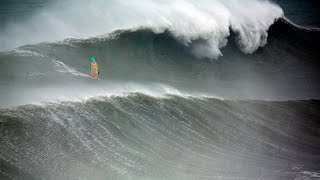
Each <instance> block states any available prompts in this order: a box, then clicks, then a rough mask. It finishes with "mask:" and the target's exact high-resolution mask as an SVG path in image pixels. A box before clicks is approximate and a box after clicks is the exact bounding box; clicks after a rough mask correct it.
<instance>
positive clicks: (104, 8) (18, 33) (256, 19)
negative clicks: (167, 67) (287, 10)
mask: <svg viewBox="0 0 320 180" xmlns="http://www.w3.org/2000/svg"><path fill="white" fill-rule="evenodd" d="M75 17H76V18H75ZM280 17H283V11H282V9H281V8H280V7H279V6H278V5H276V4H273V3H271V2H269V1H261V0H245V1H241V2H240V1H237V0H214V1H208V0H202V1H197V2H192V1H191V0H175V1H169V0H162V1H151V0H150V1H143V2H141V1H138V0H133V1H122V0H111V1H108V2H105V1H103V0H98V1H94V2H91V1H86V0H80V1H77V2H76V3H75V2H74V0H68V1H66V2H57V3H56V4H55V5H52V6H51V7H47V8H45V9H43V10H42V11H41V12H39V13H38V14H37V15H35V16H34V18H33V19H30V20H29V21H27V22H24V23H21V24H15V25H11V26H7V28H6V29H5V31H4V33H1V35H0V40H1V41H2V42H4V43H2V45H1V46H0V49H2V50H3V49H7V48H13V47H16V46H21V45H24V44H30V43H38V42H43V41H57V40H61V39H65V38H67V37H74V38H86V37H93V36H97V35H101V34H105V33H110V32H112V31H115V30H118V29H139V28H141V27H147V28H151V29H152V30H153V31H154V32H156V33H161V32H163V31H165V30H166V29H167V30H169V31H170V32H171V33H172V34H173V36H174V37H175V38H176V39H177V40H179V41H180V42H181V43H183V44H185V45H187V46H192V47H193V52H194V54H195V55H197V56H199V57H208V58H217V57H219V56H221V55H222V53H221V51H220V48H221V47H224V46H225V45H226V44H227V37H228V36H229V34H230V30H229V29H230V28H231V29H232V30H233V31H234V32H236V34H237V35H238V45H239V47H240V48H241V50H242V51H243V52H245V53H252V52H254V51H255V50H257V49H258V48H259V47H260V46H263V45H265V44H266V38H267V36H268V34H267V30H268V28H269V27H270V26H271V25H272V24H273V23H274V21H275V20H276V19H278V18H280ZM43 24H47V25H46V26H43ZM35 29H37V31H35ZM40 29H41V31H38V30H40ZM26 34H28V36H26ZM23 37H29V38H23ZM13 39H15V40H17V41H13ZM198 39H201V40H203V41H197V42H196V43H195V42H194V41H195V40H198Z"/></svg>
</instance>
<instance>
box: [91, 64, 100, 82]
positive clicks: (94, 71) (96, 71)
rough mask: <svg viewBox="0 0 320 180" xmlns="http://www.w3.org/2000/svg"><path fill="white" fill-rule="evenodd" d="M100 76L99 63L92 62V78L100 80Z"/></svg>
mask: <svg viewBox="0 0 320 180" xmlns="http://www.w3.org/2000/svg"><path fill="white" fill-rule="evenodd" d="M98 74H99V69H98V64H97V62H92V63H91V76H92V77H94V78H98Z"/></svg>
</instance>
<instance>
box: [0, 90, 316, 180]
mask: <svg viewBox="0 0 320 180" xmlns="http://www.w3.org/2000/svg"><path fill="white" fill-rule="evenodd" d="M318 107H319V101H316V100H314V101H288V102H264V101H221V100H218V99H211V98H202V99H197V98H182V97H179V96H170V97H167V98H154V97H151V96H146V95H143V94H140V93H136V94H131V95H129V96H127V97H111V98H105V97H100V98H96V99H91V100H89V101H85V102H81V103H76V102H63V103H48V104H46V105H44V106H35V105H25V106H20V107H17V108H10V109H1V110H0V118H1V121H0V129H1V131H0V137H1V139H0V142H1V144H2V146H1V147H0V152H1V154H0V155H1V156H0V161H1V163H2V164H4V166H1V169H0V172H1V173H0V174H2V176H4V177H10V175H11V176H12V177H20V178H21V177H28V176H29V177H32V178H33V177H34V178H39V179H69V178H72V177H79V178H80V177H81V178H84V179H88V178H94V179H101V178H103V177H113V178H120V177H122V178H133V179H141V178H146V179H148V178H153V179H163V178H165V179H176V178H178V177H179V178H182V177H183V178H184V179H195V178H196V179H212V178H222V179H232V178H243V179H256V178H263V179H293V178H297V177H299V176H300V173H301V172H304V171H310V172H318V171H319V170H320V169H319V166H318V165H319V162H320V159H319V157H320V156H319V152H318V151H317V150H318V149H319V143H317V142H318V141H319V137H320V135H319V131H318V130H319V128H320V126H319V122H318V119H319V116H320V114H319V108H318ZM7 175H8V176H7Z"/></svg>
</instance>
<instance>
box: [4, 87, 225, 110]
mask: <svg viewBox="0 0 320 180" xmlns="http://www.w3.org/2000/svg"><path fill="white" fill-rule="evenodd" d="M133 93H141V94H144V95H148V96H152V97H155V98H170V97H171V96H172V95H174V96H179V97H184V98H216V99H222V98H219V97H217V96H213V95H208V94H201V93H194V92H187V91H183V90H180V89H177V88H175V87H172V86H168V85H165V84H160V83H144V84H141V83H136V82H107V83H106V82H103V81H102V82H96V83H95V84H94V85H92V84H91V86H88V85H87V84H74V85H72V86H67V85H60V86H59V85H55V86H54V87H51V86H46V87H41V88H32V89H24V93H22V94H15V97H11V98H10V100H11V101H10V102H7V103H6V104H2V105H0V107H12V106H18V105H25V104H37V105H42V104H46V103H60V102H66V101H71V102H84V101H87V100H89V99H100V98H102V99H104V98H111V97H127V96H129V95H132V94H133Z"/></svg>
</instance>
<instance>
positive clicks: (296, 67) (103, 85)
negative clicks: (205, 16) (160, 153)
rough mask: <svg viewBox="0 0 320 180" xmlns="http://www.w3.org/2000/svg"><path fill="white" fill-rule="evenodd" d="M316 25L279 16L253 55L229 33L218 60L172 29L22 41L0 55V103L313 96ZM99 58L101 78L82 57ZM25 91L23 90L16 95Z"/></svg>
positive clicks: (315, 91) (315, 90) (316, 86)
mask: <svg viewBox="0 0 320 180" xmlns="http://www.w3.org/2000/svg"><path fill="white" fill-rule="evenodd" d="M317 37H319V31H318V30H311V29H301V28H299V27H296V26H294V25H292V24H290V23H289V22H288V21H286V20H284V19H281V20H278V21H277V22H276V23H275V24H274V25H273V26H272V27H271V28H270V29H269V39H268V41H269V42H268V44H267V45H266V46H265V47H264V48H261V49H259V50H258V51H257V52H255V53H254V54H244V53H243V52H241V51H240V50H239V49H238V43H237V42H238V41H237V39H238V36H237V35H236V33H231V34H230V36H229V38H228V41H229V43H228V45H227V46H226V47H225V48H223V49H222V50H221V51H222V53H223V54H224V56H223V57H220V58H219V59H217V60H213V59H208V58H202V59H200V58H199V57H198V56H197V55H195V54H194V53H193V47H197V45H198V44H199V42H200V43H201V42H202V40H201V39H200V40H195V41H194V42H191V43H190V45H189V46H185V45H183V44H181V43H180V42H179V41H177V40H176V38H175V36H174V35H173V34H172V32H170V31H168V30H167V31H165V32H163V33H160V34H157V33H154V32H153V30H150V29H140V30H123V31H115V32H113V33H111V34H108V35H106V36H102V37H96V38H89V39H82V40H81V39H80V40H78V39H66V40H64V41H59V42H55V43H40V44H36V45H26V46H22V47H20V48H17V49H14V50H11V51H5V52H2V53H0V60H1V64H2V65H1V66H0V70H1V71H0V75H1V76H0V82H1V83H0V86H1V89H2V91H3V92H4V93H1V94H0V99H1V105H2V106H12V105H21V104H28V103H39V102H43V101H57V100H62V101H63V100H84V99H88V98H90V97H94V96H96V95H103V96H109V95H121V94H123V93H127V92H128V93H132V92H140V93H145V94H148V95H151V96H162V95H165V94H167V93H169V94H175V95H182V96H190V95H191V96H205V97H216V98H220V99H260V100H262V99H263V100H290V99H311V98H319V84H320V83H319V78H318V77H320V76H319V71H318V69H319V62H318V61H317V59H319V57H320V56H319V52H318V51H317V44H316V43H314V39H315V38H317ZM90 55H96V56H97V57H98V61H99V65H100V69H101V74H100V80H99V81H97V82H92V79H90V78H89V76H88V69H89V67H88V57H89V56H90ZM21 91H23V92H24V93H21Z"/></svg>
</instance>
